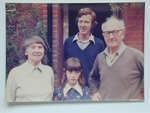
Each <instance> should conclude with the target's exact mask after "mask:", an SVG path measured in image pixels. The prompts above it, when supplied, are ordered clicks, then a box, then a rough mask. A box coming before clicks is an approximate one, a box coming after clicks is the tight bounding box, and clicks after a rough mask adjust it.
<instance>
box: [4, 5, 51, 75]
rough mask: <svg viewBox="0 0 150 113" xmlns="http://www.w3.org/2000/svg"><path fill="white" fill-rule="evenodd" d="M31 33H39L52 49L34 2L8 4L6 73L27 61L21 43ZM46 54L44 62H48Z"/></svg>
mask: <svg viewBox="0 0 150 113" xmlns="http://www.w3.org/2000/svg"><path fill="white" fill-rule="evenodd" d="M30 35H38V36H40V37H41V38H43V40H44V41H45V43H46V45H47V46H48V50H49V51H51V48H50V47H49V44H48V41H47V33H46V31H45V30H44V28H43V24H42V22H41V21H40V18H39V15H38V12H37V9H36V6H35V5H34V4H16V3H7V4H6V75H8V73H9V71H10V70H11V69H12V68H14V67H16V66H18V65H21V64H22V63H23V62H25V60H26V59H25V57H24V53H22V51H21V50H20V49H21V45H22V42H23V41H24V40H25V38H29V37H30ZM47 62H48V58H47V57H46V56H45V57H44V59H43V63H44V64H47Z"/></svg>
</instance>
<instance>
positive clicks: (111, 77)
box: [89, 16, 144, 101]
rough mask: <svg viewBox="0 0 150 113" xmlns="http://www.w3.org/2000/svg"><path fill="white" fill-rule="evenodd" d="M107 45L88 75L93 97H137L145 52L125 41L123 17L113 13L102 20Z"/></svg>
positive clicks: (120, 98)
mask: <svg viewBox="0 0 150 113" xmlns="http://www.w3.org/2000/svg"><path fill="white" fill-rule="evenodd" d="M102 31H103V36H104V39H105V42H106V45H107V47H106V49H105V50H104V52H102V53H100V54H99V55H98V56H97V58H96V60H95V62H94V66H93V69H92V71H91V73H90V75H89V85H90V89H91V91H92V95H93V96H92V99H93V100H109V101H111V100H115V101H118V100H132V99H137V98H138V96H139V94H140V90H141V85H142V79H143V75H144V67H143V65H144V55H143V53H142V52H141V51H139V50H137V49H134V48H131V47H127V46H126V45H125V44H124V43H123V39H124V36H125V26H124V21H123V20H118V19H116V18H115V17H113V16H112V17H110V18H108V19H107V21H106V22H105V23H103V24H102Z"/></svg>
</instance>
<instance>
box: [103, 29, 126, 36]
mask: <svg viewBox="0 0 150 113" xmlns="http://www.w3.org/2000/svg"><path fill="white" fill-rule="evenodd" d="M119 31H123V29H120V30H114V31H104V32H103V35H104V36H106V37H108V36H110V33H112V35H113V36H117V35H118V34H119Z"/></svg>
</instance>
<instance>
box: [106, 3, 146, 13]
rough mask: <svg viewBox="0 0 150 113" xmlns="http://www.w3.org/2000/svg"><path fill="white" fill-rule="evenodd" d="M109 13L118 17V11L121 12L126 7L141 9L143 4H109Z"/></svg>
mask: <svg viewBox="0 0 150 113" xmlns="http://www.w3.org/2000/svg"><path fill="white" fill-rule="evenodd" d="M109 5H110V7H111V11H113V14H114V15H116V16H118V12H119V11H123V10H124V9H125V8H127V7H137V6H138V7H143V6H144V5H145V3H144V2H143V3H142V2H139V3H138V2H130V3H110V4H109Z"/></svg>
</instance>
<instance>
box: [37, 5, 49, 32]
mask: <svg viewBox="0 0 150 113" xmlns="http://www.w3.org/2000/svg"><path fill="white" fill-rule="evenodd" d="M34 5H36V8H37V12H38V15H39V19H40V20H41V21H42V24H43V27H44V29H45V30H46V32H47V4H34Z"/></svg>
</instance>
